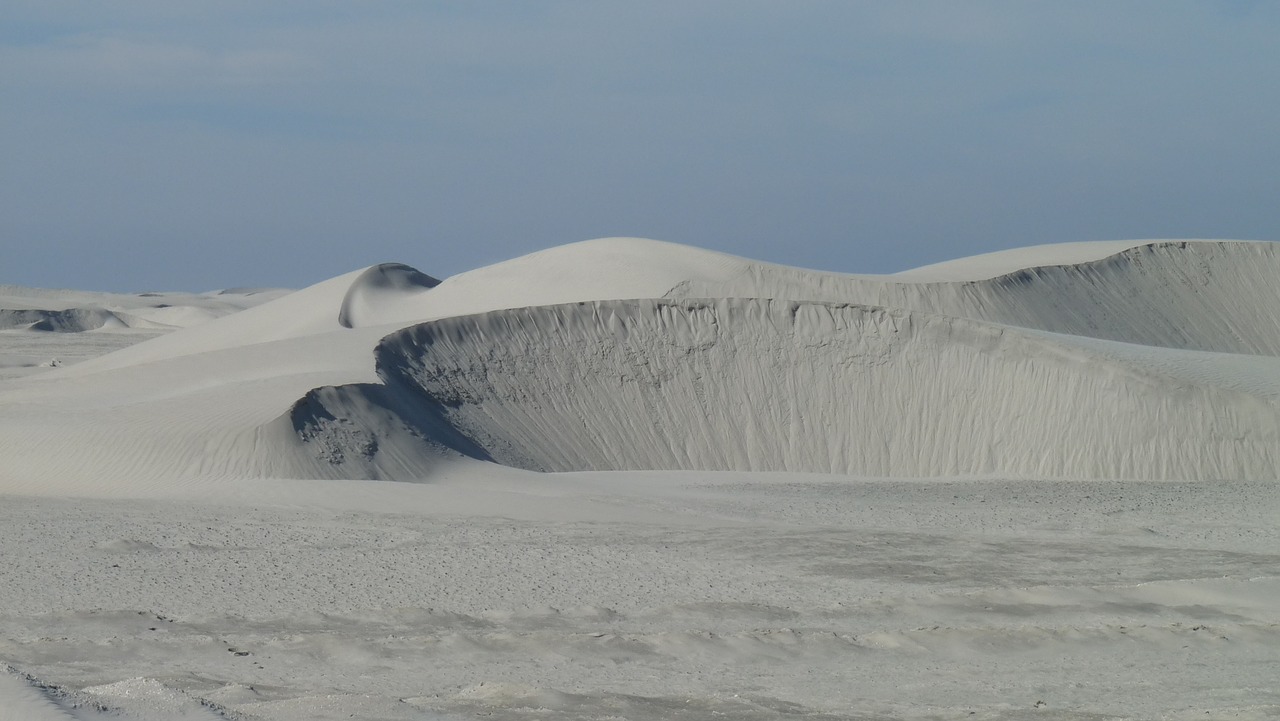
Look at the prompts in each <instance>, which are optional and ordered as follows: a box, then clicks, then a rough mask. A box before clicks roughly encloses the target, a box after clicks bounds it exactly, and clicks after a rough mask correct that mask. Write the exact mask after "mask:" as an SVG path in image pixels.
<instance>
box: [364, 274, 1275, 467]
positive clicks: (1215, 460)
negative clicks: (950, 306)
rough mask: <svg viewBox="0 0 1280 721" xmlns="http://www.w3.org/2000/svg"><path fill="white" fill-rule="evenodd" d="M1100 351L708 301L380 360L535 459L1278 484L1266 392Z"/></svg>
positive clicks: (957, 327) (407, 391) (477, 327)
mask: <svg viewBox="0 0 1280 721" xmlns="http://www.w3.org/2000/svg"><path fill="white" fill-rule="evenodd" d="M1107 350H1108V348H1107V344H1104V343H1099V342H1096V341H1095V342H1094V343H1092V344H1090V345H1087V346H1085V345H1080V344H1077V343H1073V342H1071V339H1069V338H1066V337H1061V336H1054V335H1049V334H1043V333H1033V332H1028V331H1023V330H1019V329H1015V328H1010V327H1003V326H995V325H991V324H985V323H978V322H974V321H969V320H964V319H957V318H949V317H943V316H936V315H931V314H924V313H910V312H906V311H901V310H893V309H885V308H876V307H868V306H855V305H847V304H834V303H814V302H802V301H783V300H760V299H720V300H683V301H673V300H637V301H610V302H596V303H576V304H568V305H558V306H544V307H538V308H523V309H515V310H508V311H496V312H492V313H487V314H481V315H475V316H466V317H461V318H451V319H445V320H440V321H435V322H431V323H426V324H422V325H419V326H415V327H412V328H409V329H406V330H403V331H399V332H397V333H394V334H392V335H390V336H388V337H387V338H385V339H384V340H383V341H382V343H381V344H380V345H379V347H378V351H377V356H378V369H379V374H380V375H381V376H382V377H383V379H384V380H385V382H386V383H387V384H388V385H389V386H390V387H395V388H398V389H401V390H400V392H399V393H398V394H397V397H399V398H401V399H404V398H414V399H415V400H414V403H413V405H414V407H416V408H418V409H419V411H420V412H425V411H426V410H427V409H429V410H430V413H431V414H432V418H433V419H434V420H433V421H432V422H431V423H430V424H428V423H423V422H421V421H417V422H406V423H403V424H402V426H403V427H412V428H417V429H420V432H421V435H422V436H423V437H424V438H429V439H432V440H434V441H436V442H438V443H441V444H442V445H446V446H449V447H451V448H453V449H454V450H457V451H459V452H461V453H465V454H468V455H475V454H477V452H478V451H479V452H482V453H483V457H485V458H488V459H492V460H494V461H497V462H499V463H503V464H506V465H512V466H517V467H521V468H526V469H532V470H540V471H578V470H624V469H668V470H672V469H685V470H744V471H804V472H815V473H848V474H863V475H882V476H943V475H962V476H973V475H1000V476H1013V477H1027V478H1165V479H1167V478H1255V477H1272V476H1273V474H1274V472H1275V470H1274V469H1275V468H1276V464H1277V461H1278V460H1280V458H1278V457H1277V449H1278V448H1280V435H1278V434H1277V429H1278V428H1280V423H1278V420H1280V418H1278V415H1277V408H1276V405H1275V404H1274V403H1273V402H1271V401H1269V400H1267V399H1264V398H1259V397H1256V396H1254V395H1250V394H1249V393H1247V392H1243V391H1241V390H1238V389H1233V388H1229V387H1223V386H1220V385H1213V384H1211V383H1197V382H1193V381H1192V380H1191V379H1188V378H1175V377H1173V376H1171V375H1169V374H1161V373H1159V372H1157V371H1155V370H1153V369H1151V368H1149V367H1144V366H1143V365H1140V364H1137V363H1133V362H1126V360H1125V357H1124V356H1123V349H1121V351H1120V352H1117V353H1111V354H1108V353H1107V352H1106V351H1107ZM353 420H354V419H353ZM355 423H356V424H357V425H361V426H362V427H364V428H366V429H369V430H372V429H375V428H379V427H383V428H385V427H386V425H387V424H386V422H385V421H383V422H381V423H373V422H363V421H358V420H356V421H355ZM445 428H447V429H448V432H449V433H450V435H449V438H448V439H447V440H446V439H445V437H444V436H443V435H440V433H441V431H442V429H445ZM458 437H463V438H465V439H467V445H465V446H464V445H461V444H459V443H458V440H457V439H458ZM363 448H364V450H365V453H364V455H366V456H371V455H376V452H375V453H370V452H369V449H370V445H369V444H368V443H366V444H365V445H364V446H363Z"/></svg>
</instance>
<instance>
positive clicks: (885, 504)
mask: <svg viewBox="0 0 1280 721" xmlns="http://www.w3.org/2000/svg"><path fill="white" fill-rule="evenodd" d="M308 484H310V487H311V488H312V489H313V490H314V491H315V493H313V494H308V493H306V492H305V489H306V488H307V487H308ZM190 495H192V496H193V497H191V498H173V499H167V500H156V499H152V500H143V501H127V500H105V501H104V500H74V499H51V498H24V497H12V496H6V497H3V498H0V548H3V549H4V571H3V580H4V582H3V583H0V659H4V660H5V661H6V662H7V663H8V664H10V665H11V666H12V669H13V670H16V671H18V672H20V673H21V674H25V675H26V676H27V677H28V683H35V684H48V685H52V686H54V687H56V688H52V689H49V690H48V692H49V693H51V694H55V695H56V694H58V693H62V692H68V693H70V696H66V697H65V699H67V700H71V701H74V700H77V699H78V700H80V701H82V702H83V701H86V700H89V701H92V702H95V703H99V704H102V705H104V706H107V707H110V708H115V709H119V710H122V711H124V712H127V713H129V714H131V715H130V716H128V717H129V718H135V717H136V718H166V717H164V716H156V715H154V714H155V709H156V708H161V707H162V705H157V704H158V703H159V702H158V701H157V699H164V698H169V699H170V702H172V704H173V708H174V709H183V708H185V709H188V711H187V713H189V714H191V715H189V716H181V717H182V718H218V717H230V718H250V719H288V720H295V719H297V720H301V719H340V718H358V719H432V718H439V717H441V716H444V717H447V718H476V717H483V718H493V719H618V718H625V719H712V718H717V719H719V718H732V719H774V718H805V719H828V718H833V719H834V718H840V719H845V718H853V719H862V718H900V719H933V718H975V719H994V718H999V719H1021V718H1043V719H1104V718H1143V719H1148V718H1149V719H1165V718H1168V719H1192V718H1195V719H1205V718H1213V719H1222V718H1247V719H1266V718H1280V524H1277V523H1276V520H1277V519H1280V491H1278V489H1277V487H1276V486H1275V485H1274V484H1271V483H1213V484H1202V483H1150V482H1143V483H1126V482H1098V483H1085V482H1060V483H1049V482H996V481H945V482H944V481H874V480H859V479H850V478H839V477H826V476H802V475H790V476H788V475H784V474H765V475H747V474H692V473H681V474H657V473H620V474H566V475H546V476H539V475H535V474H527V475H524V474H512V475H510V476H508V475H503V474H497V475H495V476H487V477H486V476H484V475H480V476H477V477H475V478H470V477H469V474H461V475H460V476H458V477H457V478H455V479H454V480H452V481H449V482H446V483H441V484H434V485H421V486H418V485H408V484H397V483H378V482H319V481H313V482H275V481H262V482H259V483H258V484H257V485H256V486H254V487H252V488H251V487H249V486H246V487H245V488H242V489H236V488H231V489H218V490H216V491H202V492H200V493H196V492H191V494H190ZM195 496H203V497H201V498H195ZM308 496H310V497H312V498H314V499H317V500H314V501H310V500H307V499H308ZM241 498H253V499H254V500H253V502H252V504H251V503H249V502H248V501H243V500H239V499H241ZM291 499H292V500H291ZM81 689H85V690H84V691H81ZM166 695H167V696H166ZM188 702H198V705H192V704H191V703H188ZM184 704H185V705H184ZM148 713H150V714H151V715H148ZM175 713H176V712H175ZM200 714H206V715H200ZM219 714H221V715H222V716H219ZM176 717H177V716H171V717H168V718H176ZM95 718H96V717H95Z"/></svg>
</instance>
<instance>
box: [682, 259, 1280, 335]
mask: <svg viewBox="0 0 1280 721" xmlns="http://www.w3.org/2000/svg"><path fill="white" fill-rule="evenodd" d="M1082 245H1085V246H1086V249H1087V250H1090V251H1095V252H1107V251H1110V250H1114V249H1116V247H1118V246H1116V245H1113V244H1109V243H1105V244H1082ZM1068 255H1069V254H1068ZM1019 257H1022V258H1026V256H1019ZM994 264H995V265H996V267H1000V266H1001V265H1002V264H1001V263H1000V261H999V259H997V260H996V261H994ZM956 265H957V268H956V269H954V270H951V271H947V270H945V269H942V270H934V271H930V270H929V269H921V271H919V272H918V273H917V272H910V273H904V274H900V275H898V276H847V275H837V274H830V273H816V272H813V271H805V270H801V269H797V268H786V267H783V266H770V265H764V264H753V265H751V266H749V267H747V268H746V269H745V271H744V272H743V273H741V274H739V275H737V276H735V277H733V278H730V279H728V280H724V281H711V282H708V281H705V280H697V281H690V282H687V283H684V284H682V285H681V286H679V287H678V288H676V289H674V290H673V292H672V293H670V294H669V297H683V298H699V297H704V298H717V297H767V298H789V299H796V300H820V301H837V302H852V303H862V304H867V305H881V306H888V307H894V308H904V309H908V310H919V311H924V312H927V313H937V314H941V315H951V316H957V317H962V318H970V319H973V320H981V321H987V322H991V323H1002V324H1008V325H1015V326H1020V327H1024V328H1035V329H1039V330H1047V331H1051V332H1055V333H1065V334H1070V335H1080V336H1086V337H1091V338H1102V339H1106V340H1115V341H1123V342H1126V343H1139V344H1143V345H1153V346H1160V347H1165V348H1180V349H1188V350H1205V351H1219V352H1223V353H1247V354H1257V355H1273V356H1274V355H1280V250H1278V248H1277V244H1275V243H1250V242H1214V241H1177V242H1159V243H1152V244H1143V245H1138V246H1135V247H1131V248H1127V249H1124V250H1121V251H1120V252H1117V253H1114V254H1110V255H1106V256H1105V257H1101V258H1096V259H1092V260H1087V261H1082V262H1078V263H1070V264H1063V265H1041V266H1031V267H1026V268H1022V269H1018V270H1014V271H1010V272H1001V273H1000V274H998V275H996V276H994V277H983V276H986V275H987V274H986V273H984V272H983V266H982V265H981V264H963V263H957V264H956ZM1001 270H1002V271H1004V270H1006V269H1005V268H1001ZM966 273H967V274H970V275H973V276H975V278H974V279H972V280H946V281H939V280H934V279H935V278H939V277H945V278H958V277H962V276H963V275H964V274H966ZM915 277H919V278H921V280H920V281H915V280H914V278H915ZM899 278H908V279H912V280H909V282H902V281H901V280H898V279H899Z"/></svg>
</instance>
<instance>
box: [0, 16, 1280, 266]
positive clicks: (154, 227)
mask: <svg viewBox="0 0 1280 721" xmlns="http://www.w3.org/2000/svg"><path fill="white" fill-rule="evenodd" d="M1277 38H1280V3H1268V2H1208V1H1205V2H1176V1H1175V0H1161V1H1159V2H1118V1H1117V2H1110V1H1108V2H1088V1H1073V2H1052V3H1051V2H1030V1H1018V2H955V1H946V2H924V1H914V0H913V1H911V2H881V3H869V2H868V3H863V2H852V1H840V2H752V1H750V0H733V1H729V2H690V1H689V0H685V1H683V2H662V1H659V0H655V1H650V2H643V3H627V2H616V3H615V2H594V1H591V2H588V1H585V0H584V1H577V2H506V3H487V2H457V3H448V2H441V3H419V2H326V1H321V0H309V1H307V2H270V3H261V2H247V1H244V2H240V1H236V0H223V1H219V2H203V1H200V0H192V1H191V2H181V3H174V2H170V1H169V0H154V1H147V2H129V1H124V2H113V3H86V2H83V0H7V1H6V3H5V5H4V7H3V8H0V138H2V140H0V143H3V144H2V145H0V283H13V284H22V285H34V286H45V287H75V288H86V289H103V290H135V291H140V290H150V289H185V290H208V289H214V288H221V287H227V286H245V285H260V286H261V285H271V286H291V287H298V286H303V285H307V284H310V283H312V282H316V281H319V280H323V279H325V278H327V277H331V276H333V275H337V274H339V273H343V272H346V271H349V270H354V269H356V268H359V267H362V266H365V265H369V264H372V263H377V262H383V261H398V262H404V263H409V264H411V265H414V266H415V267H418V268H419V269H421V270H423V271H424V272H427V273H430V274H432V275H437V276H441V277H443V276H447V275H450V274H453V273H457V272H460V271H463V270H467V269H469V268H473V267H477V266H480V265H484V264H487V263H491V262H495V261H498V260H502V259H506V258H509V257H514V256H516V255H520V254H523V253H527V252H531V251H534V250H538V249H541V248H546V247H550V246H554V245H559V244H562V243H568V242H573V241H577V240H584V239H587V238H594V237H601V236H609V235H638V236H645V237H652V238H659V239H663V240H671V241H675V242H681V243H688V244H692V245H697V246H701V247H706V248H712V249H716V250H722V251H726V252H731V253H735V254H738V255H744V256H748V257H753V258H758V259H762V260H769V261H773V262H779V263H787V264H792V265H801V266H807V267H815V268H823V269H828V270H837V271H846V272H892V271H895V270H901V269H905V268H909V267H914V266H917V265H923V264H926V263H931V262H936V261H940V260H944V259H947V258H952V257H958V256H963V255H971V254H974V253H981V252H987V251H992V250H999V249H1002V248H1009V247H1016V246H1022V245H1035V244H1040V243H1053V242H1066V241H1075V240H1101V239H1128V238H1165V237H1180V238H1193V237H1212V238H1248V239H1267V240H1280V212H1277V210H1276V208H1277V206H1278V205H1280V204H1278V203H1277V201H1276V199H1277V198H1280V180H1278V177H1280V174H1278V172H1277V169H1278V168H1280V133H1277V127H1280V43H1278V42H1276V39H1277Z"/></svg>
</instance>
